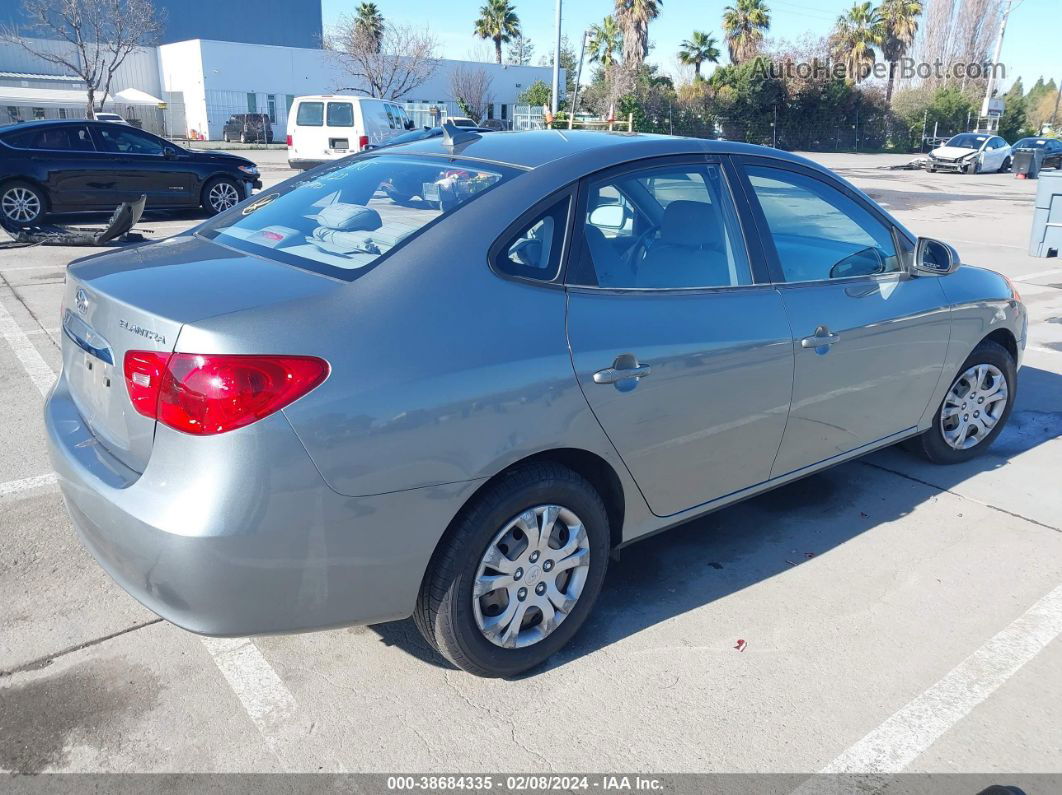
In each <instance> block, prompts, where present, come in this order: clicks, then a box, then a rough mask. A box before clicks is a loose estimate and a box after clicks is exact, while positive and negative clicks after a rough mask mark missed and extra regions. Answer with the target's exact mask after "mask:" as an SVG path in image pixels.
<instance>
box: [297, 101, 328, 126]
mask: <svg viewBox="0 0 1062 795" xmlns="http://www.w3.org/2000/svg"><path fill="white" fill-rule="evenodd" d="M295 124H297V125H298V126H299V127H320V126H322V125H323V124H324V103H323V102H300V103H299V112H298V113H297V114H296V115H295Z"/></svg>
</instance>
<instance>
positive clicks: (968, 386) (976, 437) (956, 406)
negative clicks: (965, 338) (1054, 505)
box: [908, 340, 1018, 464]
mask: <svg viewBox="0 0 1062 795" xmlns="http://www.w3.org/2000/svg"><path fill="white" fill-rule="evenodd" d="M1017 386H1018V382H1017V365H1016V364H1015V362H1014V358H1013V357H1012V356H1011V355H1010V352H1009V351H1008V350H1007V349H1006V348H1004V347H1003V346H1002V345H999V344H998V343H996V342H992V341H991V340H984V341H983V342H981V344H980V345H978V346H977V347H976V348H974V351H973V353H971V354H970V355H969V357H968V358H967V359H966V361H965V362H963V365H962V367H960V368H959V374H958V375H957V376H956V377H955V380H954V381H952V384H951V387H950V388H949V389H948V393H947V394H946V395H945V396H944V400H943V401H941V404H940V407H939V408H938V409H937V413H936V415H935V416H934V418H933V426H932V427H931V428H930V429H929V430H927V431H925V432H924V433H923V434H921V435H920V436H917V437H915V438H914V439H912V440H911V441H910V442H909V444H908V447H909V448H910V449H913V450H914V451H916V452H918V453H920V454H922V455H923V456H925V457H926V458H928V459H929V460H930V461H932V462H933V463H934V464H958V463H960V462H962V461H969V460H970V459H971V458H973V457H975V456H977V455H980V454H981V453H983V452H984V451H985V450H986V449H987V448H988V446H989V445H990V444H992V442H993V441H995V439H996V437H997V436H999V434H1000V432H1001V431H1002V430H1003V426H1004V425H1006V423H1007V419H1008V418H1009V417H1010V410H1011V407H1012V406H1013V405H1014V398H1015V396H1016V395H1017Z"/></svg>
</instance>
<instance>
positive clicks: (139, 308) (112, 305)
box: [62, 236, 337, 472]
mask: <svg viewBox="0 0 1062 795" xmlns="http://www.w3.org/2000/svg"><path fill="white" fill-rule="evenodd" d="M334 289H337V285H336V283H335V282H332V281H331V280H328V279H324V278H321V277H319V276H315V275H313V274H310V273H307V272H304V271H301V270H299V269H297V268H289V267H286V266H284V265H282V264H279V263H274V262H270V261H268V260H261V259H259V258H257V257H253V256H249V255H247V254H242V253H238V252H234V251H231V250H229V249H226V248H224V247H222V246H219V245H217V244H214V243H211V242H209V241H206V240H203V239H201V238H198V237H194V236H181V237H177V238H170V239H169V240H165V241H162V242H160V243H157V244H155V245H151V246H145V247H141V248H137V249H129V250H126V251H121V252H116V253H113V254H107V255H103V256H99V257H91V258H89V259H86V260H82V261H81V262H78V263H75V264H73V265H71V266H70V268H69V270H68V275H67V284H66V291H65V294H64V299H63V309H62V329H63V343H62V350H63V370H64V374H65V377H66V380H67V384H68V385H69V389H70V394H71V397H72V398H73V400H74V403H75V405H76V406H77V409H78V411H79V413H80V414H81V417H82V418H83V419H84V421H85V424H86V426H87V427H88V428H89V430H91V432H92V434H93V436H94V437H95V438H96V440H97V441H98V442H99V443H100V444H101V445H102V446H103V447H105V448H106V449H107V450H108V451H109V452H111V454H112V455H114V456H115V457H116V458H117V459H118V460H119V461H121V462H122V463H123V464H124V465H125V466H127V467H129V468H131V469H133V470H134V471H136V472H143V471H144V468H145V467H146V465H147V462H148V459H149V458H150V455H151V448H152V445H153V442H154V437H155V420H154V419H152V418H150V417H146V416H144V415H142V414H140V413H139V412H137V411H136V410H135V409H134V408H133V404H132V402H131V401H130V399H129V391H128V388H127V387H126V384H125V374H124V369H123V365H124V360H125V355H126V353H127V352H129V351H132V350H144V351H154V352H164V353H169V352H172V351H173V350H174V348H175V346H176V343H177V338H178V335H179V334H180V332H181V329H182V328H183V327H184V326H185V325H186V324H189V323H194V322H196V321H198V320H203V319H205V318H208V317H215V316H217V315H221V314H227V313H230V312H239V311H242V310H245V309H249V308H252V307H258V306H267V305H272V304H276V303H278V302H281V301H290V300H298V299H301V298H305V297H307V296H311V295H317V294H321V293H323V292H327V291H330V290H334ZM194 352H195V353H223V352H224V351H194Z"/></svg>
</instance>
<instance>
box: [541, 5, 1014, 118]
mask: <svg viewBox="0 0 1062 795" xmlns="http://www.w3.org/2000/svg"><path fill="white" fill-rule="evenodd" d="M558 2H560V0H558ZM1013 4H1014V0H1007V10H1006V11H1004V12H1003V21H1002V22H1000V24H999V40H998V41H996V55H995V57H994V58H993V59H992V71H990V72H989V73H988V87H987V88H986V89H985V101H984V102H982V103H981V115H982V116H984V117H985V118H987V117H988V102H989V100H991V99H992V90H993V89H994V88H995V82H996V64H998V63H999V56H1000V55H1001V54H1002V53H1003V34H1004V33H1006V32H1007V18H1008V17H1009V16H1010V7H1011V5H1013ZM977 126H978V128H980V126H981V125H980V124H978V125H977Z"/></svg>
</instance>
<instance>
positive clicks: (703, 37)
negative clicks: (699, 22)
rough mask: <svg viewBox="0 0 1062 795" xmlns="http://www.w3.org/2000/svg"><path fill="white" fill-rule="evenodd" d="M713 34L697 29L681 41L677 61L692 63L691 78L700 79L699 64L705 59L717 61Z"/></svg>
mask: <svg viewBox="0 0 1062 795" xmlns="http://www.w3.org/2000/svg"><path fill="white" fill-rule="evenodd" d="M716 44H717V42H716V40H715V36H709V35H708V34H707V33H701V32H700V31H699V30H695V31H693V35H692V36H690V37H689V38H688V39H686V41H684V42H682V46H681V48H679V54H678V57H679V61H680V62H682V63H684V64H693V75H694V77H693V79H694V80H700V79H701V64H702V63H704V62H705V61H708V63H719V48H718V47H716V46H715V45H716Z"/></svg>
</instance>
